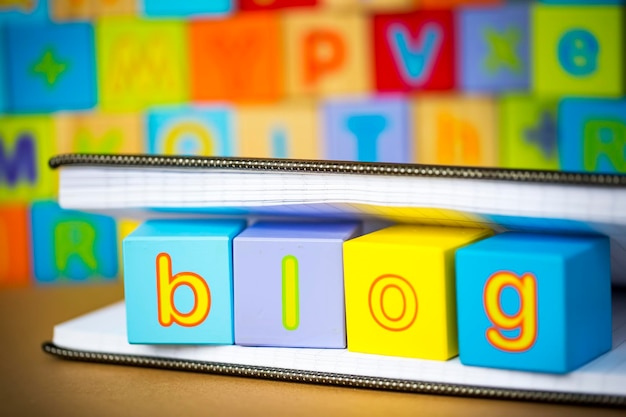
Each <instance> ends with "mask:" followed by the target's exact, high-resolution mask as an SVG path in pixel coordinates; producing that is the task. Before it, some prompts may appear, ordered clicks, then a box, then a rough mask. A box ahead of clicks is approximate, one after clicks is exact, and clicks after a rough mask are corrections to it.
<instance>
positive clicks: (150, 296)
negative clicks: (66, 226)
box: [123, 220, 245, 344]
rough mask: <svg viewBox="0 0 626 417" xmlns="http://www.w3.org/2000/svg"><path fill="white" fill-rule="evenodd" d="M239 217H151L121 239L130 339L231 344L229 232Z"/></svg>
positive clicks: (237, 225)
mask: <svg viewBox="0 0 626 417" xmlns="http://www.w3.org/2000/svg"><path fill="white" fill-rule="evenodd" d="M244 227H245V222H243V221H205V220H151V221H148V222H146V223H144V224H143V225H141V226H139V228H137V229H136V230H135V231H134V232H132V233H131V234H130V235H129V236H128V237H127V238H126V239H125V240H124V244H123V250H124V271H125V272H124V275H125V276H124V294H125V298H126V315H127V325H128V341H129V342H130V343H156V344H161V343H164V344H165V343H171V344H187V343H193V344H232V343H233V342H234V334H233V302H232V299H233V266H232V263H233V251H232V241H233V238H234V237H235V236H236V235H237V234H238V233H239V232H240V231H241V230H243V228H244Z"/></svg>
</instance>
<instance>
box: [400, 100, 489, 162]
mask: <svg viewBox="0 0 626 417" xmlns="http://www.w3.org/2000/svg"><path fill="white" fill-rule="evenodd" d="M412 116H413V120H415V129H414V134H415V146H414V147H413V148H414V149H415V152H416V155H415V161H416V162H419V163H422V164H441V165H465V166H486V167H490V166H491V167H493V166H497V165H498V162H499V160H498V142H497V138H496V133H497V121H496V119H497V117H496V104H495V101H494V99H493V98H491V97H483V96H447V95H441V96H439V95H437V96H435V95H433V96H427V95H423V96H420V97H419V98H418V99H416V100H415V102H414V104H413V105H412Z"/></svg>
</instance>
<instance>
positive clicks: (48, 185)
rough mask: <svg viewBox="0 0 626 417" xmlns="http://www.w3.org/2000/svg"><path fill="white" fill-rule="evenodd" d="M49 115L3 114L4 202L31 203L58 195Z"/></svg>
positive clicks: (0, 169) (0, 165)
mask: <svg viewBox="0 0 626 417" xmlns="http://www.w3.org/2000/svg"><path fill="white" fill-rule="evenodd" d="M54 143H55V138H54V126H53V122H52V118H51V117H48V116H5V117H0V202H9V201H11V202H30V201H33V200H39V199H46V198H52V197H54V196H55V195H56V184H57V181H56V178H57V177H56V172H54V171H52V170H51V169H50V168H49V167H48V160H49V159H50V157H51V156H52V155H53V153H54V152H55V148H54Z"/></svg>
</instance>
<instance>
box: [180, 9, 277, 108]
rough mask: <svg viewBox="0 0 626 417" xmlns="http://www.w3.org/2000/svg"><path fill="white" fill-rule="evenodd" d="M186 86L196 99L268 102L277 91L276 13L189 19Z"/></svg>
mask: <svg viewBox="0 0 626 417" xmlns="http://www.w3.org/2000/svg"><path fill="white" fill-rule="evenodd" d="M189 31H190V44H189V48H190V56H191V61H190V62H191V89H192V93H191V94H192V98H193V100H194V101H196V102H203V101H215V100H228V101H232V102H237V103H243V102H257V103H258V102H273V101H276V100H278V99H280V98H281V97H282V95H283V76H282V74H283V63H282V49H281V33H280V21H279V17H278V15H277V14H272V13H248V14H239V15H237V16H235V17H232V18H229V19H224V20H204V21H194V22H191V23H190V26H189Z"/></svg>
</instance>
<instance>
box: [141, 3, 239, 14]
mask: <svg viewBox="0 0 626 417" xmlns="http://www.w3.org/2000/svg"><path fill="white" fill-rule="evenodd" d="M233 2H234V1H233V0H211V1H206V0H185V1H171V0H143V8H142V9H143V11H144V12H145V14H146V16H154V17H168V16H169V17H174V16H212V17H217V16H224V15H227V14H230V13H232V12H233V11H234V4H233Z"/></svg>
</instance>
